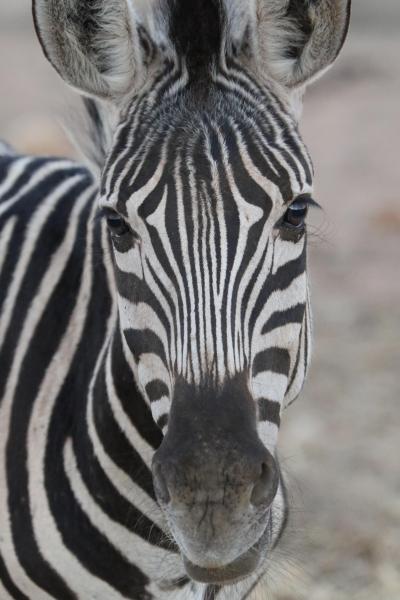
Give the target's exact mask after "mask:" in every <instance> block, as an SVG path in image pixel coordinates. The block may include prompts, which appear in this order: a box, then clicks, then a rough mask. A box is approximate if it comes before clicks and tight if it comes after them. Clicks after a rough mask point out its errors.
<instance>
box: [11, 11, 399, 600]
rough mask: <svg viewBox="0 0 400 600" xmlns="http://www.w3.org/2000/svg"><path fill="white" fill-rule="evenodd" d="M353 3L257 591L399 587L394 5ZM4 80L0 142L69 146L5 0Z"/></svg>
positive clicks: (321, 118)
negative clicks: (299, 355) (268, 543)
mask: <svg viewBox="0 0 400 600" xmlns="http://www.w3.org/2000/svg"><path fill="white" fill-rule="evenodd" d="M354 9H355V10H354V20H353V25H352V28H351V31H350V38H349V42H348V44H347V46H346V48H345V51H344V53H343V56H342V58H341V59H340V61H339V62H338V63H337V65H336V66H335V68H334V69H333V70H332V71H331V72H330V74H329V75H327V76H326V77H325V79H323V80H321V82H319V83H317V84H316V85H315V86H314V88H313V89H312V90H310V91H309V92H308V94H307V98H306V102H305V111H304V119H303V127H302V129H303V133H304V137H305V140H306V141H307V143H308V145H309V148H310V150H311V153H312V156H313V158H314V162H315V167H316V199H317V200H318V202H320V203H321V204H322V205H323V207H324V211H323V212H322V213H319V214H317V213H316V214H315V216H314V220H315V223H314V224H313V226H312V236H311V240H310V258H309V263H310V264H309V269H310V273H311V283H312V286H311V287H312V297H313V306H314V321H315V336H314V359H313V364H312V368H311V371H310V374H309V378H308V382H307V384H306V387H305V389H304V392H303V394H302V396H301V398H300V399H299V400H298V401H297V402H296V404H295V405H294V406H292V407H291V408H290V410H288V412H287V414H286V418H285V419H284V421H283V426H282V433H281V442H280V452H281V456H282V461H283V466H284V469H285V471H286V472H287V474H288V476H289V482H290V493H291V496H292V502H293V506H294V510H293V519H292V524H291V527H290V529H289V531H288V535H287V536H286V542H285V545H284V546H283V547H282V549H281V550H280V560H279V565H278V566H274V567H271V572H270V574H269V578H268V585H267V586H266V587H264V588H263V590H262V592H260V594H259V597H260V598H263V599H264V598H271V599H272V598H273V599H274V600H300V599H305V600H399V598H400V464H399V463H400V373H399V371H400V339H399V338H400V269H399V259H400V197H399V187H400V186H399V183H400V181H399V172H400V167H399V165H398V161H399V158H400V157H399V139H400V115H399V113H400V63H399V56H400V34H399V31H400V29H399V27H400V3H399V2H398V0H384V1H382V2H375V1H374V0H354ZM0 82H1V84H0V85H1V94H0V137H3V138H6V139H8V140H9V141H11V142H13V143H14V144H15V145H16V147H17V148H18V149H19V150H21V151H28V152H37V153H40V152H44V153H57V154H70V153H71V152H72V150H71V147H70V146H69V144H68V142H67V141H66V139H65V136H64V135H63V133H62V130H61V129H60V128H59V126H58V125H57V121H56V115H63V114H65V106H68V105H71V94H70V93H69V92H66V90H65V87H64V86H63V84H62V83H60V82H59V81H58V79H57V77H56V76H55V75H54V74H53V72H52V70H51V69H50V67H48V66H47V64H46V63H45V61H44V59H43V58H42V56H41V53H40V50H39V48H38V45H37V43H36V41H35V39H34V34H33V31H32V28H31V25H30V14H29V2H26V0H1V4H0ZM272 584H275V585H274V586H273V585H272ZM271 586H272V587H273V589H274V591H269V590H271Z"/></svg>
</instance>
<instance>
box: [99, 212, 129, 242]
mask: <svg viewBox="0 0 400 600" xmlns="http://www.w3.org/2000/svg"><path fill="white" fill-rule="evenodd" d="M105 218H106V221H107V226H108V229H109V230H110V233H111V235H112V236H113V237H117V238H118V237H122V236H123V235H125V234H126V233H128V232H129V231H130V227H129V225H128V223H127V222H126V221H125V220H124V219H123V218H122V217H121V216H120V215H119V214H118V213H116V212H112V211H110V212H107V213H105Z"/></svg>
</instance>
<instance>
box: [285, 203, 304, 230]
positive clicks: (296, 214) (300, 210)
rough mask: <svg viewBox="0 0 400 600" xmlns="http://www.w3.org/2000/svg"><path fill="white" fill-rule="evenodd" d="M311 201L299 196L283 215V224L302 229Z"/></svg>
mask: <svg viewBox="0 0 400 600" xmlns="http://www.w3.org/2000/svg"><path fill="white" fill-rule="evenodd" d="M308 206H309V202H307V201H306V200H305V199H304V198H298V199H297V200H295V201H294V202H292V204H291V205H290V206H289V208H288V209H287V211H286V213H285V215H284V217H283V225H284V226H285V227H288V228H289V229H302V228H303V227H304V225H305V220H306V217H307V213H308Z"/></svg>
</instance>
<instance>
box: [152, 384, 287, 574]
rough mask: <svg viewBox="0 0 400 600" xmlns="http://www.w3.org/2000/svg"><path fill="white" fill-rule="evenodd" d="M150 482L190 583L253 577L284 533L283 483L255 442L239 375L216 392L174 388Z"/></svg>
mask: <svg viewBox="0 0 400 600" xmlns="http://www.w3.org/2000/svg"><path fill="white" fill-rule="evenodd" d="M153 481H154V488H155V491H156V495H157V499H158V501H159V504H160V506H161V508H162V510H163V512H164V514H165V516H166V520H167V523H168V525H169V528H170V532H171V534H172V536H173V537H174V539H175V541H176V543H177V545H178V547H179V549H180V551H181V554H182V557H183V563H184V566H185V569H186V572H187V574H188V575H189V576H190V577H191V579H193V580H196V581H199V582H202V583H208V584H216V585H218V584H220V585H222V584H224V585H227V584H232V583H236V582H237V581H240V580H241V579H244V578H246V577H248V576H250V575H251V574H252V573H254V572H255V571H256V570H257V569H258V568H259V567H260V566H261V565H262V564H263V563H264V562H265V559H266V558H267V556H269V553H270V551H271V550H272V549H273V547H274V546H275V545H276V543H277V541H278V539H279V538H280V536H281V533H282V531H283V529H284V526H285V523H286V517H285V515H286V513H287V506H286V504H287V503H286V495H285V492H284V484H283V480H282V477H281V473H280V469H279V465H278V461H277V458H276V457H275V456H273V455H272V453H271V452H270V451H269V450H268V449H267V448H266V447H265V445H264V444H263V443H262V442H261V440H260V438H259V435H258V432H257V411H256V403H255V402H254V400H253V398H252V397H251V395H250V392H249V391H248V387H247V385H246V378H245V377H244V376H239V375H238V376H236V377H234V378H233V379H231V380H230V381H227V382H225V384H224V386H223V387H222V389H221V388H220V389H218V390H217V389H215V388H214V389H213V388H212V387H210V386H205V387H199V386H194V385H191V384H187V383H185V382H184V381H180V382H178V385H177V386H176V387H175V393H174V398H173V401H172V406H171V412H170V415H169V420H168V430H167V434H166V436H165V438H164V440H163V442H162V444H161V446H160V448H159V449H158V450H157V452H156V453H155V456H154V459H153Z"/></svg>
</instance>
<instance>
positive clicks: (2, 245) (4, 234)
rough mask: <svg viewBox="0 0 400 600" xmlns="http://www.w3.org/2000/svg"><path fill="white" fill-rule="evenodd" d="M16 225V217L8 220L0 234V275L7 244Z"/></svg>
mask: <svg viewBox="0 0 400 600" xmlns="http://www.w3.org/2000/svg"><path fill="white" fill-rule="evenodd" d="M16 223H17V218H16V217H12V218H10V219H9V220H8V221H7V223H6V224H5V225H4V227H3V229H2V231H1V232H0V273H1V270H2V268H3V264H4V261H5V259H6V254H7V250H8V244H9V243H10V240H11V237H12V234H13V232H14V229H15V225H16Z"/></svg>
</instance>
